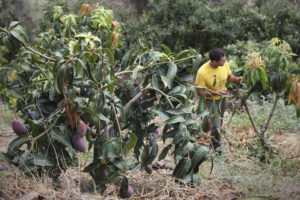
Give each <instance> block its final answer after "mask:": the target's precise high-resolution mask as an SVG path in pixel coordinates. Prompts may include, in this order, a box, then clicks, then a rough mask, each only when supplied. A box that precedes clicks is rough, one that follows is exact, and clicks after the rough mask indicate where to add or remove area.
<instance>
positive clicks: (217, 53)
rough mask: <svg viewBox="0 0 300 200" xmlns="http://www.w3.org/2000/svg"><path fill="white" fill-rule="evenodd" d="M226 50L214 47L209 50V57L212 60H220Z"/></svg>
mask: <svg viewBox="0 0 300 200" xmlns="http://www.w3.org/2000/svg"><path fill="white" fill-rule="evenodd" d="M225 54H226V53H225V51H224V50H223V49H220V48H217V47H215V48H213V49H212V50H210V51H209V59H210V60H211V61H214V60H215V61H219V60H220V59H221V58H222V57H223V56H225Z"/></svg>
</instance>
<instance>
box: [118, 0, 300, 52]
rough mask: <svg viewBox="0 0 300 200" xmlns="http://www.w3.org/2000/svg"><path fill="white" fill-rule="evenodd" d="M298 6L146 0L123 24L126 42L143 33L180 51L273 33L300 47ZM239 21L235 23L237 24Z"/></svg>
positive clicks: (230, 0) (237, 0) (237, 1)
mask: <svg viewBox="0 0 300 200" xmlns="http://www.w3.org/2000/svg"><path fill="white" fill-rule="evenodd" d="M299 21H300V12H299V9H297V7H295V6H293V5H292V4H291V3H289V2H288V1H276V2H274V1H270V2H269V1H265V2H260V3H259V2H258V1H255V2H254V3H253V5H252V4H251V5H250V4H249V5H248V4H246V3H245V1H242V0H228V1H213V0H210V1H198V0H188V1H186V0H172V1H159V0H151V1H149V3H148V9H147V10H146V11H145V12H144V15H143V17H142V18H141V19H140V20H139V22H138V23H137V22H136V21H134V22H132V23H131V24H130V25H129V26H127V27H126V29H124V30H123V32H122V33H123V34H124V36H125V41H126V47H128V46H131V45H133V44H136V41H138V39H139V38H140V39H145V40H147V41H151V42H153V43H154V44H157V43H163V44H166V45H167V46H169V47H170V48H171V49H174V50H176V51H179V50H180V49H183V48H186V47H193V48H199V49H200V51H201V52H202V53H204V52H207V51H208V50H210V49H211V48H212V47H215V46H218V47H223V46H225V45H228V44H233V43H235V42H236V41H247V40H249V39H252V40H256V41H263V40H268V39H269V38H273V37H278V38H281V39H283V40H285V41H287V42H288V43H289V44H291V47H292V49H293V51H294V52H296V53H297V54H298V53H299V50H300V49H299V26H300V24H299ZM237 27H238V28H237Z"/></svg>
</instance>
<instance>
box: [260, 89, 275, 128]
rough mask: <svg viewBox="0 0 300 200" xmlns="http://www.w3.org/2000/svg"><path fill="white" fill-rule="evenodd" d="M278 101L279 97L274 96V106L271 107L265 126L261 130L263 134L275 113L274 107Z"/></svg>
mask: <svg viewBox="0 0 300 200" xmlns="http://www.w3.org/2000/svg"><path fill="white" fill-rule="evenodd" d="M278 100H279V95H277V93H276V94H275V101H274V104H273V107H272V110H271V112H270V115H269V118H268V121H267V124H266V126H265V128H264V130H263V132H266V130H267V129H268V128H269V125H270V121H271V119H272V117H273V115H274V112H275V109H276V106H277V103H278Z"/></svg>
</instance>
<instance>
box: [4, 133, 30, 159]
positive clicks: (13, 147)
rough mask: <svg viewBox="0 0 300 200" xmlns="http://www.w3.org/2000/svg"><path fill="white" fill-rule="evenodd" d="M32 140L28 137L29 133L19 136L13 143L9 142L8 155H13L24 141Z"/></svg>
mask: <svg viewBox="0 0 300 200" xmlns="http://www.w3.org/2000/svg"><path fill="white" fill-rule="evenodd" d="M28 141H30V139H29V138H28V135H27V134H26V135H22V136H19V137H17V138H15V139H14V140H13V141H12V142H11V143H9V145H8V150H7V154H8V155H13V153H14V152H15V151H16V150H17V149H18V148H19V147H20V146H22V145H23V144H24V143H26V142H28Z"/></svg>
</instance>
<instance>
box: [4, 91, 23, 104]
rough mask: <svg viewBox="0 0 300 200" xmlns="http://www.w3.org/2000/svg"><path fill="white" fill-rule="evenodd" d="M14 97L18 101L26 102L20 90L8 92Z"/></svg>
mask: <svg viewBox="0 0 300 200" xmlns="http://www.w3.org/2000/svg"><path fill="white" fill-rule="evenodd" d="M7 91H8V92H9V93H10V94H11V95H12V96H13V97H15V98H17V99H20V100H22V101H24V98H23V95H22V92H21V91H20V90H19V89H13V90H11V89H9V90H7Z"/></svg>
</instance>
